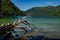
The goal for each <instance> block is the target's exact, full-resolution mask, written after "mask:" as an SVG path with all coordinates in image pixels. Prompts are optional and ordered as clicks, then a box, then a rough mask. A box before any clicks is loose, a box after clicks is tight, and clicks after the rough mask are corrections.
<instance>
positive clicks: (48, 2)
mask: <svg viewBox="0 0 60 40" xmlns="http://www.w3.org/2000/svg"><path fill="white" fill-rule="evenodd" d="M46 3H47V4H53V3H54V2H46Z"/></svg>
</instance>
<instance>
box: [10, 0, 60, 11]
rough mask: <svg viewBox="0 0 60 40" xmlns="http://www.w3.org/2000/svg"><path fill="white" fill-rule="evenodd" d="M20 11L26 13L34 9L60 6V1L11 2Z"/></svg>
mask: <svg viewBox="0 0 60 40" xmlns="http://www.w3.org/2000/svg"><path fill="white" fill-rule="evenodd" d="M11 1H12V2H13V3H14V4H15V5H16V6H17V7H18V8H19V9H21V10H23V11H25V10H28V9H30V8H32V7H40V6H56V5H60V0H11Z"/></svg>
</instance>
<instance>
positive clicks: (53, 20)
mask: <svg viewBox="0 0 60 40" xmlns="http://www.w3.org/2000/svg"><path fill="white" fill-rule="evenodd" d="M3 19H4V18H3ZM3 19H1V20H0V22H1V21H3V22H5V21H7V22H12V21H15V20H18V19H21V17H20V16H18V17H10V18H8V19H7V18H6V19H5V21H4V20H3ZM26 20H27V21H28V22H29V23H31V24H34V25H35V26H36V27H37V29H38V30H40V29H43V30H50V31H59V30H60V18H59V17H31V18H27V19H26ZM1 23H2V22H1ZM59 32H60V31H59Z"/></svg>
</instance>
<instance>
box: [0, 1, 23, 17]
mask: <svg viewBox="0 0 60 40" xmlns="http://www.w3.org/2000/svg"><path fill="white" fill-rule="evenodd" d="M18 15H24V14H23V13H22V12H21V10H20V9H18V8H17V7H16V6H15V5H14V4H13V3H12V2H11V0H0V17H5V16H18Z"/></svg>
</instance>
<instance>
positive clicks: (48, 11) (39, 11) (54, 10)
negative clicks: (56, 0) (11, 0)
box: [25, 5, 60, 16]
mask: <svg viewBox="0 0 60 40" xmlns="http://www.w3.org/2000/svg"><path fill="white" fill-rule="evenodd" d="M25 13H27V14H28V13H30V14H31V15H32V16H60V5H58V6H56V7H54V6H47V7H33V8H31V9H29V10H27V11H25Z"/></svg>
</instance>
